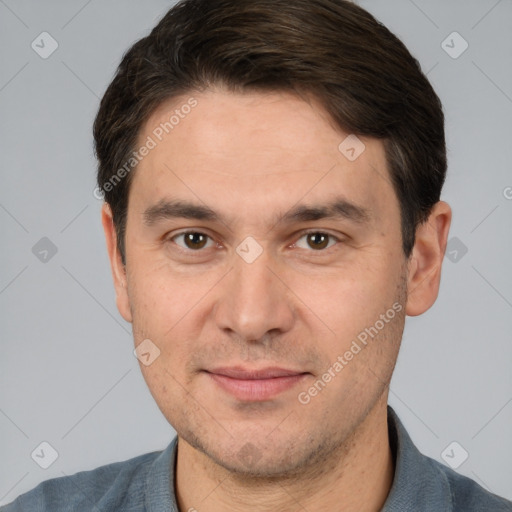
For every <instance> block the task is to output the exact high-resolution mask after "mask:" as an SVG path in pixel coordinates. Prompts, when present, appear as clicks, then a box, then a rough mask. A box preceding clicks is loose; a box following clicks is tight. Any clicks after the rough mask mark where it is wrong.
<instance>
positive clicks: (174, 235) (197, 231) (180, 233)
mask: <svg viewBox="0 0 512 512" xmlns="http://www.w3.org/2000/svg"><path fill="white" fill-rule="evenodd" d="M189 233H194V234H198V235H203V236H206V237H207V238H209V241H211V242H213V243H214V244H215V246H216V247H219V246H221V244H220V243H219V242H218V241H216V240H215V238H214V237H213V236H211V235H210V234H208V233H206V232H205V231H204V230H202V229H194V228H192V229H190V228H188V229H183V230H182V231H178V232H177V233H174V232H173V233H169V234H167V235H166V236H165V237H164V241H169V242H172V243H174V245H176V246H177V247H178V249H179V250H180V251H183V252H187V253H189V254H193V253H197V254H199V253H201V252H204V251H205V250H207V249H212V248H214V246H209V247H202V248H201V249H195V250H194V249H189V248H188V247H182V246H181V245H178V244H177V243H176V242H175V240H174V239H175V238H177V237H179V236H183V235H187V234H189ZM207 243H208V242H207Z"/></svg>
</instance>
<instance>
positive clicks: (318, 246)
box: [295, 231, 339, 251]
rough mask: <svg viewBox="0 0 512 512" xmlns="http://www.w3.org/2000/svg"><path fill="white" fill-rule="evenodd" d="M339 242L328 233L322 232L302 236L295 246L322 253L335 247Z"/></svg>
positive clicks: (312, 232)
mask: <svg viewBox="0 0 512 512" xmlns="http://www.w3.org/2000/svg"><path fill="white" fill-rule="evenodd" d="M337 242H339V240H338V239H337V238H336V237H335V236H333V235H330V234H328V233H324V232H322V231H311V232H310V233H305V234H304V235H302V236H301V237H300V238H299V239H298V240H297V242H296V243H295V246H296V247H298V248H300V249H313V250H314V251H321V250H322V249H328V248H329V247H331V246H333V245H335V244H336V243H337Z"/></svg>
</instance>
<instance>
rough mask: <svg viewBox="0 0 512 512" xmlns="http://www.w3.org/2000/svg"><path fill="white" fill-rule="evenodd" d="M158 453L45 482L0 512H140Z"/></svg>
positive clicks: (1, 508)
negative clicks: (151, 469)
mask: <svg viewBox="0 0 512 512" xmlns="http://www.w3.org/2000/svg"><path fill="white" fill-rule="evenodd" d="M161 453H162V452H152V453H146V454H143V455H139V456H138V457H134V458H132V459H129V460H125V461H123V462H116V463H114V464H108V465H105V466H101V467H98V468H96V469H93V470H91V471H81V472H80V473H76V474H74V475H70V476H64V477H59V478H53V479H51V480H47V481H45V482H42V483H40V484H39V485H38V486H37V487H35V488H34V489H32V490H31V491H29V492H27V493H25V494H22V495H21V496H19V497H18V498H17V499H16V500H15V501H14V502H12V503H10V504H9V505H6V506H4V507H0V512H22V511H23V512H25V511H27V512H29V511H36V510H37V511H40V512H43V511H52V512H60V511H63V512H64V511H69V510H74V511H86V510H87V511H90V510H95V511H97V512H98V511H104V510H105V511H107V510H118V509H119V510H126V511H132V510H133V511H135V510H143V509H144V506H143V501H144V492H143V491H144V485H145V481H146V475H147V473H148V471H149V468H150V467H151V465H152V463H153V462H154V461H155V459H156V458H157V457H158V456H159V455H160V454H161Z"/></svg>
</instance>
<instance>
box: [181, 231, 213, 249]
mask: <svg viewBox="0 0 512 512" xmlns="http://www.w3.org/2000/svg"><path fill="white" fill-rule="evenodd" d="M172 240H173V241H174V242H175V243H176V244H177V245H179V246H180V247H182V248H184V249H190V250H192V251H197V250H199V249H203V248H205V247H206V246H207V244H208V243H209V242H210V245H211V242H213V241H212V240H210V237H209V236H208V235H205V234H204V233H199V232H197V231H188V232H186V233H180V234H179V235H176V236H175V237H173V238H172ZM181 240H183V241H181Z"/></svg>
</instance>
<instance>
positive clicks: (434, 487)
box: [382, 405, 452, 512]
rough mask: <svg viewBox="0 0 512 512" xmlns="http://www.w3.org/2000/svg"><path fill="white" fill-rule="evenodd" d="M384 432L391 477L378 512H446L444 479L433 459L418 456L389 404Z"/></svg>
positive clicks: (448, 498)
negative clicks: (392, 467)
mask: <svg viewBox="0 0 512 512" xmlns="http://www.w3.org/2000/svg"><path fill="white" fill-rule="evenodd" d="M388 432H389V442H390V446H391V452H392V454H393V457H394V459H395V476H394V478H393V484H392V486H391V489H390V491H389V494H388V497H387V499H386V502H385V504H384V507H383V508H382V512H395V511H397V510H415V511H418V512H419V511H421V512H450V511H451V510H452V503H451V492H450V486H449V483H448V480H447V478H446V476H445V475H444V473H443V472H442V471H440V470H439V469H438V467H437V466H436V463H435V461H434V460H432V459H430V458H428V457H426V456H425V455H423V454H421V453H420V451H419V450H418V449H417V448H416V446H415V445H414V443H413V442H412V439H411V438H410V436H409V434H408V433H407V430H405V427H404V426H403V424H402V422H401V421H400V419H399V418H398V416H397V415H396V413H395V411H394V410H393V409H392V408H391V407H390V406H389V405H388Z"/></svg>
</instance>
